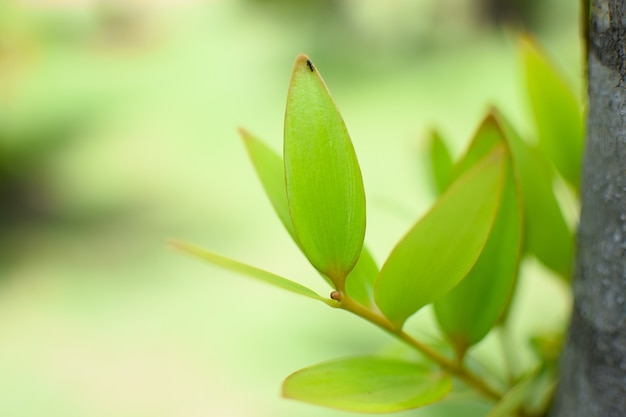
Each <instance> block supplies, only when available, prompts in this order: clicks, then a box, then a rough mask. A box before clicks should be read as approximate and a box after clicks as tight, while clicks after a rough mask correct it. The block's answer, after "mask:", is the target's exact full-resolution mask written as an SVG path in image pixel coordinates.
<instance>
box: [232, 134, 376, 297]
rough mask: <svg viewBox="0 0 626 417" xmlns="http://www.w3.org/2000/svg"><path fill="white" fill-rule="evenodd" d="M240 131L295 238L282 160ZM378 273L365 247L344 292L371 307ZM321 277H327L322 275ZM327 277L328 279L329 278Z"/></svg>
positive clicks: (271, 199) (286, 226)
mask: <svg viewBox="0 0 626 417" xmlns="http://www.w3.org/2000/svg"><path fill="white" fill-rule="evenodd" d="M239 133H240V134H241V136H242V138H243V140H244V143H245V145H246V149H247V150H248V154H249V155H250V159H251V160H252V164H253V166H254V169H255V170H256V172H257V174H258V176H259V178H260V180H261V184H262V185H263V188H264V189H265V192H266V194H267V196H268V197H269V199H270V202H271V203H272V206H273V207H274V210H275V211H276V214H277V215H278V217H279V218H280V220H281V222H282V223H283V225H284V226H285V229H287V231H288V232H289V234H290V235H291V237H292V238H293V239H294V240H296V237H295V232H294V230H293V225H292V223H291V217H290V216H289V205H288V202H287V191H286V189H285V173H284V166H283V159H282V158H281V157H280V155H278V154H277V153H276V152H274V151H273V150H272V149H271V148H270V147H268V146H267V145H266V144H264V143H263V142H262V141H260V140H259V139H257V138H256V137H254V136H253V135H251V134H250V133H248V132H246V131H245V130H243V129H240V130H239ZM377 275H378V267H377V266H376V263H375V262H374V259H373V258H372V255H371V254H370V252H369V250H368V249H367V248H366V247H365V246H364V247H363V251H362V253H361V256H360V258H359V260H358V262H357V264H356V265H355V266H354V268H353V269H352V271H351V272H350V274H349V275H348V277H347V279H346V293H347V294H348V295H349V296H350V297H352V298H353V299H354V300H356V301H358V302H359V303H361V304H363V305H365V306H367V307H372V306H373V304H374V282H375V281H376V276H377ZM322 276H324V275H322ZM324 278H326V277H325V276H324ZM326 279H327V280H328V278H326ZM329 284H331V285H332V282H330V281H329Z"/></svg>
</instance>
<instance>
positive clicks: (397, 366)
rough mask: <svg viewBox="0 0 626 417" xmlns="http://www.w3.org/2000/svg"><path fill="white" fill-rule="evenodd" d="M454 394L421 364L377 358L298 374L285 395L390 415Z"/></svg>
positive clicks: (444, 380) (285, 388) (330, 364)
mask: <svg viewBox="0 0 626 417" xmlns="http://www.w3.org/2000/svg"><path fill="white" fill-rule="evenodd" d="M451 389H452V381H451V378H450V377H449V376H448V375H446V374H445V373H442V372H441V371H433V370H432V369H430V368H428V367H425V366H423V365H420V364H415V363H410V362H404V361H399V360H391V359H382V358H376V357H362V358H350V359H342V360H335V361H331V362H325V363H322V364H319V365H314V366H311V367H309V368H305V369H302V370H300V371H297V372H295V373H294V374H292V375H290V376H289V377H288V378H287V379H286V380H285V382H284V384H283V395H284V396H285V397H287V398H291V399H294V400H300V401H304V402H307V403H311V404H316V405H321V406H324V407H329V408H335V409H339V410H345V411H353V412H362V413H391V412H395V411H402V410H408V409H412V408H417V407H422V406H424V405H428V404H432V403H434V402H437V401H439V400H441V399H443V398H444V397H445V396H446V395H447V394H448V393H449V392H450V390H451Z"/></svg>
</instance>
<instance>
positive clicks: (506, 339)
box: [496, 324, 517, 383]
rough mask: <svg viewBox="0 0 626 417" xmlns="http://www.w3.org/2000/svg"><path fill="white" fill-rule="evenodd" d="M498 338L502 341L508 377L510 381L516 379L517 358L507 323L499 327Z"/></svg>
mask: <svg viewBox="0 0 626 417" xmlns="http://www.w3.org/2000/svg"><path fill="white" fill-rule="evenodd" d="M496 330H497V332H498V339H499V341H500V348H501V349H502V355H503V357H504V365H505V368H506V373H507V379H508V381H509V383H513V382H514V381H515V375H516V374H517V372H516V369H515V363H516V361H515V359H514V357H513V356H514V355H513V348H512V346H511V343H510V341H511V335H510V334H509V332H508V330H507V328H506V324H501V325H500V326H499V327H498V328H497V329H496Z"/></svg>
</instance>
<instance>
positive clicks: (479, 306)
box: [434, 116, 522, 357]
mask: <svg viewBox="0 0 626 417" xmlns="http://www.w3.org/2000/svg"><path fill="white" fill-rule="evenodd" d="M496 137H498V142H499V143H500V144H501V145H503V146H506V141H505V138H504V134H503V132H502V130H501V129H500V128H499V127H498V125H497V124H496V122H495V120H494V118H493V117H492V116H489V117H488V118H487V119H486V120H485V122H484V123H483V124H482V125H481V128H480V129H479V130H478V132H477V133H476V136H475V137H474V140H473V141H472V144H471V146H470V149H469V150H468V153H467V155H466V156H465V158H464V159H463V160H462V161H461V162H460V165H462V166H467V165H466V164H465V163H464V161H465V159H466V158H467V159H470V160H474V159H476V158H475V154H476V153H478V154H479V155H481V154H483V153H484V150H485V149H487V148H488V146H492V147H493V146H497V145H494V141H493V139H494V138H496ZM507 158H508V159H509V162H510V154H509V153H508V152H507ZM521 247H522V212H521V201H520V192H519V189H518V184H517V180H516V177H515V175H514V172H513V167H512V164H510V163H508V164H507V170H506V177H505V183H504V189H503V192H502V199H501V202H500V206H499V208H498V214H497V216H496V220H495V222H494V224H493V228H492V229H491V232H490V234H489V238H488V239H487V243H486V244H485V247H484V249H483V251H482V253H481V254H480V256H479V258H478V260H477V261H476V264H475V265H474V266H473V267H472V269H471V270H470V272H469V273H468V274H467V276H466V277H465V278H464V279H463V280H462V281H461V282H460V283H459V285H457V286H456V287H454V288H453V289H452V291H450V292H449V293H448V294H446V295H445V296H444V297H443V298H441V299H439V300H437V301H436V302H435V303H434V307H435V314H436V317H437V321H438V323H439V326H440V327H441V329H442V331H443V332H444V334H445V335H446V336H447V337H448V339H449V340H450V341H451V342H452V344H453V346H454V348H455V350H456V352H457V354H458V355H459V356H460V357H462V356H463V354H464V353H465V351H466V350H467V348H469V347H470V346H472V345H474V344H476V343H478V342H479V341H480V340H482V338H484V337H485V336H486V335H487V333H489V331H490V330H491V329H492V328H493V327H494V326H495V325H496V324H497V322H498V320H499V318H500V317H501V316H502V314H503V312H504V311H505V309H506V308H507V306H508V303H509V300H510V298H511V293H512V291H513V288H514V285H515V281H516V278H517V274H518V265H519V259H520V252H521Z"/></svg>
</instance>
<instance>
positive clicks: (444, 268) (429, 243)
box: [375, 145, 507, 328]
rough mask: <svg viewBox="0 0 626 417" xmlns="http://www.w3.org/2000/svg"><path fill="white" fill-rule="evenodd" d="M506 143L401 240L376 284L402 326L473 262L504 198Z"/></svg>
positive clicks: (388, 312) (385, 308) (386, 309)
mask: <svg viewBox="0 0 626 417" xmlns="http://www.w3.org/2000/svg"><path fill="white" fill-rule="evenodd" d="M506 165H507V156H506V149H505V148H504V147H503V146H502V145H498V146H496V147H495V148H494V149H493V150H492V152H491V153H489V154H488V155H487V156H486V157H485V158H483V160H482V161H480V162H479V163H477V164H476V165H475V166H474V167H473V168H471V169H470V170H469V171H467V172H466V173H465V174H463V175H461V176H460V177H459V178H458V179H457V180H456V181H455V182H454V183H453V184H452V185H451V186H450V187H448V189H447V190H446V192H445V193H444V194H443V195H442V196H441V197H440V198H439V200H437V202H436V203H435V205H434V206H433V208H432V209H431V210H430V211H429V212H428V213H427V214H426V215H425V216H424V217H423V218H422V219H421V220H419V221H418V222H417V224H416V225H415V226H413V228H412V229H411V230H410V231H409V232H408V233H407V235H406V236H405V237H404V238H403V239H402V240H401V241H400V242H399V243H398V244H397V245H396V247H395V248H394V249H393V251H392V252H391V254H390V255H389V258H388V259H387V261H386V262H385V264H384V265H383V267H382V269H381V271H380V273H379V274H378V279H377V282H376V287H375V298H376V302H377V304H378V306H379V308H380V310H381V311H382V312H383V314H384V315H385V316H386V317H387V318H388V319H389V320H390V321H391V322H392V323H393V324H394V325H395V326H397V327H398V328H400V327H401V326H402V325H403V324H404V322H405V320H406V319H407V318H408V317H409V316H411V315H413V314H414V313H415V312H416V311H417V310H419V309H420V308H422V307H423V306H425V305H426V304H430V303H432V302H433V301H435V300H437V299H439V298H441V297H442V296H443V295H445V294H446V293H447V292H449V291H450V290H451V289H452V288H453V287H454V286H455V285H457V284H458V283H459V282H460V281H461V280H462V279H463V278H464V277H465V275H466V274H467V273H468V272H469V270H470V269H471V268H472V266H473V265H474V263H475V262H476V260H477V259H478V256H479V255H480V253H481V252H482V250H483V247H484V245H485V242H486V241H487V237H488V235H489V232H490V230H491V227H492V225H493V222H494V219H495V216H496V213H497V210H498V206H499V203H500V200H501V194H502V188H503V182H504V178H503V177H504V173H505V170H506Z"/></svg>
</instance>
